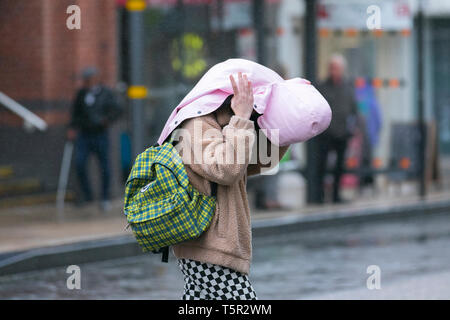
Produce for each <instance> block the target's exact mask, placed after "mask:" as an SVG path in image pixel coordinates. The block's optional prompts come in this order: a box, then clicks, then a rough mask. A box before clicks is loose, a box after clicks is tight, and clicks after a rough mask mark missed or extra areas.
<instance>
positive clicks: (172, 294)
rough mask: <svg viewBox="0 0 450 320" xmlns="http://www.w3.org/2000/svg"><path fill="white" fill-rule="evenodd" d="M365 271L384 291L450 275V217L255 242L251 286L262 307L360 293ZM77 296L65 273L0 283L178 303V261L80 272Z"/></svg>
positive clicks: (122, 262) (40, 293) (21, 292)
mask: <svg viewBox="0 0 450 320" xmlns="http://www.w3.org/2000/svg"><path fill="white" fill-rule="evenodd" d="M369 265H378V266H379V267H380V268H381V276H382V283H392V282H394V281H396V280H400V279H402V278H405V277H411V276H415V275H422V274H429V273H435V272H440V271H443V270H450V215H447V214H441V215H430V216H426V217H421V218H408V219H404V220H402V221H397V222H392V221H390V222H378V223H374V222H370V223H368V224H365V225H350V226H336V227H330V228H326V229H321V230H311V231H301V232H298V233H290V234H283V235H280V236H270V237H265V238H257V239H254V259H253V265H252V271H251V275H250V279H251V281H252V283H253V286H254V288H255V290H256V292H257V294H258V297H259V298H260V299H302V298H307V297H309V296H314V295H318V294H321V293H329V292H337V291H341V290H345V289H351V288H365V286H366V280H367V277H368V276H369V275H368V274H367V273H366V270H367V267H368V266H369ZM80 267H81V290H69V289H67V287H66V280H67V277H68V276H69V274H67V273H66V272H65V271H66V270H65V268H55V269H49V270H43V271H38V272H32V273H27V274H18V275H12V276H5V277H2V278H0V298H2V299H5V298H6V299H10V298H12V299H179V298H180V297H181V293H182V288H183V280H182V276H181V273H180V272H179V270H178V266H177V264H176V260H175V258H174V257H171V259H170V260H169V264H165V263H161V262H160V256H157V255H145V256H139V257H133V258H126V259H118V260H110V261H104V262H99V263H90V264H85V265H81V266H80Z"/></svg>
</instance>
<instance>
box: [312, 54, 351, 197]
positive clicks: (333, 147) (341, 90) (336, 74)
mask: <svg viewBox="0 0 450 320" xmlns="http://www.w3.org/2000/svg"><path fill="white" fill-rule="evenodd" d="M346 68H347V61H346V60H345V58H344V57H343V56H342V55H340V54H334V55H332V57H331V58H330V60H329V65H328V72H329V74H328V78H327V79H326V80H325V81H324V82H323V83H321V84H320V85H319V87H318V89H319V91H320V92H321V93H322V95H323V96H324V97H325V99H326V100H327V101H328V103H329V104H330V107H331V110H332V113H333V117H332V120H331V124H330V126H329V128H328V129H327V130H325V132H324V133H322V134H321V135H319V136H318V137H317V141H318V144H319V155H318V163H319V164H318V166H319V179H320V180H319V181H320V183H322V185H323V182H324V178H325V174H326V169H327V162H328V161H327V160H328V155H329V153H330V151H335V152H336V161H335V164H334V169H333V177H334V179H333V202H335V203H339V202H342V199H341V196H340V194H339V183H340V179H341V176H342V173H343V171H344V165H345V161H344V160H345V151H346V149H347V142H348V140H349V138H351V137H352V136H353V134H354V133H355V129H356V123H357V103H356V99H355V91H354V87H353V85H352V83H351V82H350V81H349V80H348V79H347V77H346ZM321 190H322V191H321V193H322V194H321V195H320V197H321V202H324V200H325V195H324V191H323V190H324V188H323V187H322V188H321Z"/></svg>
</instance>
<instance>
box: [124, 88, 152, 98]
mask: <svg viewBox="0 0 450 320" xmlns="http://www.w3.org/2000/svg"><path fill="white" fill-rule="evenodd" d="M147 95H148V90H147V88H146V87H144V86H130V87H129V88H128V97H129V98H130V99H145V98H147Z"/></svg>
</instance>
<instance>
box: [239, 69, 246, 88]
mask: <svg viewBox="0 0 450 320" xmlns="http://www.w3.org/2000/svg"><path fill="white" fill-rule="evenodd" d="M238 77H239V91H240V92H242V93H244V92H245V86H244V78H243V77H242V72H239V73H238Z"/></svg>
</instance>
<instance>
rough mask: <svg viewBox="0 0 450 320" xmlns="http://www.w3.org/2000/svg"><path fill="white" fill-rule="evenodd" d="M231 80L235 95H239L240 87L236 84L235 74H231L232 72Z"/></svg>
mask: <svg viewBox="0 0 450 320" xmlns="http://www.w3.org/2000/svg"><path fill="white" fill-rule="evenodd" d="M230 81H231V87H232V88H233V92H234V95H237V94H238V93H239V89H238V86H237V84H236V81H235V80H234V78H233V75H231V74H230Z"/></svg>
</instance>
